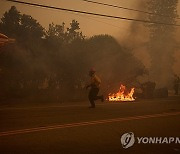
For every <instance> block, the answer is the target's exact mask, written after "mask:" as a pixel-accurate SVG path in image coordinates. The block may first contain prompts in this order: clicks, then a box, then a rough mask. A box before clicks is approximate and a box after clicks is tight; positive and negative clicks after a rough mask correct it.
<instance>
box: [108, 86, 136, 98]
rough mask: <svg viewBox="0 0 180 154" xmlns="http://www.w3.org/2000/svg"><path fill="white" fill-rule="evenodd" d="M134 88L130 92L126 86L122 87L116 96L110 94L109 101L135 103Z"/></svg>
mask: <svg viewBox="0 0 180 154" xmlns="http://www.w3.org/2000/svg"><path fill="white" fill-rule="evenodd" d="M133 94H134V88H131V90H130V92H129V91H127V89H126V86H124V85H121V86H120V88H119V91H118V92H117V93H116V94H109V96H108V100H109V101H134V100H135V98H134V97H133Z"/></svg>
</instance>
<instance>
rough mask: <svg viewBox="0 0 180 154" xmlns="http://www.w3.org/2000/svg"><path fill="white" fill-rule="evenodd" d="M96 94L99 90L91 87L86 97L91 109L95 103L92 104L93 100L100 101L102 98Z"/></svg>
mask: <svg viewBox="0 0 180 154" xmlns="http://www.w3.org/2000/svg"><path fill="white" fill-rule="evenodd" d="M98 92H99V88H97V87H91V89H90V91H89V95H88V98H89V101H90V103H91V107H95V102H94V101H95V100H98V99H102V96H97V95H98Z"/></svg>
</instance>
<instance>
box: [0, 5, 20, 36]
mask: <svg viewBox="0 0 180 154" xmlns="http://www.w3.org/2000/svg"><path fill="white" fill-rule="evenodd" d="M20 19H21V14H20V12H19V11H17V9H16V7H15V6H12V7H11V8H10V10H9V11H7V12H5V13H4V15H3V17H2V18H1V22H0V32H2V33H4V34H6V35H7V36H9V37H13V38H14V37H17V36H18V35H19V25H20Z"/></svg>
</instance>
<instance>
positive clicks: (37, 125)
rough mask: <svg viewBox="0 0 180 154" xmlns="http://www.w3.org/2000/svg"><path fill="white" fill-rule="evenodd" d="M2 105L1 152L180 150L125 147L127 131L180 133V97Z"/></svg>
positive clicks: (179, 147)
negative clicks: (91, 106)
mask: <svg viewBox="0 0 180 154" xmlns="http://www.w3.org/2000/svg"><path fill="white" fill-rule="evenodd" d="M88 105H89V104H88V102H81V103H78V104H77V103H76V104H72V103H68V104H44V105H43V104H42V105H41V104H37V105H36V106H35V105H31V106H30V105H25V104H24V105H10V106H8V105H3V106H1V108H0V153H2V154H6V153H23V154H24V153H38V154H39V153H60V154H63V153H65V154H68V153H74V154H81V153H86V154H87V153H89V154H93V153H94V154H101V153H102V154H106V153H117V154H118V153H137V154H139V153H146V154H151V153H168V154H170V153H171V154H173V153H180V144H153V145H152V144H138V143H137V142H135V144H134V145H133V146H132V147H130V148H128V149H123V148H122V145H121V142H120V138H121V135H122V134H124V133H126V132H133V133H134V134H135V136H138V137H145V136H149V137H180V97H169V98H167V99H154V100H139V101H136V102H123V103H109V102H105V103H97V107H96V109H88V108H87V106H88Z"/></svg>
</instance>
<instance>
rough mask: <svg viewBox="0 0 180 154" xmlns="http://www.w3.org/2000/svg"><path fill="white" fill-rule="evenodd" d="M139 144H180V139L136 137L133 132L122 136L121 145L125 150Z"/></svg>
mask: <svg viewBox="0 0 180 154" xmlns="http://www.w3.org/2000/svg"><path fill="white" fill-rule="evenodd" d="M135 142H137V143H138V144H172V143H174V144H180V137H135V136H134V133H133V132H129V133H125V134H123V135H122V136H121V144H122V147H123V148H124V149H127V148H129V147H132V146H133V145H134V143H135Z"/></svg>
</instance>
